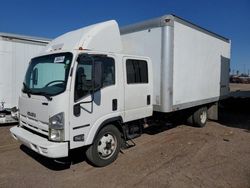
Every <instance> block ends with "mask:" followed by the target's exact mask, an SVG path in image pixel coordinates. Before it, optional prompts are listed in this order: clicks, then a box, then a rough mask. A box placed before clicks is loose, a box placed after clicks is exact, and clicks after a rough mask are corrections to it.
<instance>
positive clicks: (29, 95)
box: [10, 15, 231, 166]
mask: <svg viewBox="0 0 250 188" xmlns="http://www.w3.org/2000/svg"><path fill="white" fill-rule="evenodd" d="M230 43H231V42H230V41H229V40H228V39H226V38H224V37H221V36H219V35H217V34H214V33H212V32H209V31H207V30H205V29H203V28H200V27H198V26H196V25H194V24H191V23H190V22H187V21H185V20H183V19H180V18H178V17H176V16H173V15H166V16H163V17H160V18H157V19H153V20H150V21H146V22H142V23H139V24H136V25H132V26H128V27H125V28H122V29H119V27H118V24H117V23H116V22H115V21H108V22H103V23H99V24H95V25H91V26H88V27H84V28H81V29H79V30H75V31H72V32H69V33H66V34H64V35H62V36H59V37H58V38H56V39H54V40H53V41H52V42H51V43H50V44H49V45H48V46H47V47H46V49H45V50H44V51H43V52H42V53H41V54H40V55H39V56H38V57H34V58H33V59H32V60H31V63H30V66H29V68H28V70H27V73H26V76H25V79H24V87H23V90H22V93H21V96H20V98H19V107H20V121H19V125H18V126H15V127H13V128H11V129H10V131H11V134H12V136H13V137H14V138H15V139H17V140H20V141H21V142H22V143H23V144H25V145H26V146H27V147H29V148H30V149H32V150H34V151H35V152H37V153H39V154H41V155H44V156H46V157H49V158H61V157H67V156H69V152H70V150H72V149H75V148H79V147H83V146H86V147H87V149H86V156H87V159H88V160H89V161H90V162H91V163H92V164H93V165H95V166H106V165H108V164H110V163H112V162H113V161H114V160H115V159H116V158H117V156H118V153H119V151H120V148H121V147H126V146H128V145H127V144H126V143H127V142H128V141H129V140H131V139H133V138H135V137H138V136H140V135H141V133H142V130H143V128H144V127H145V126H148V125H149V124H150V122H151V121H150V120H148V119H151V120H154V119H155V118H156V116H152V115H153V111H154V112H157V113H160V114H161V115H163V116H166V115H168V114H170V113H175V112H178V113H179V112H185V113H184V114H185V115H186V118H187V119H188V121H189V122H191V123H193V124H194V125H196V126H200V127H202V126H204V125H205V124H206V121H207V119H208V116H209V114H210V115H211V117H212V118H216V114H217V113H216V109H217V108H216V103H217V101H218V100H219V99H220V98H222V97H225V96H226V95H227V94H228V92H229V87H228V76H229V60H230V45H231V44H230Z"/></svg>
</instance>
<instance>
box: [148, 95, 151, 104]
mask: <svg viewBox="0 0 250 188" xmlns="http://www.w3.org/2000/svg"><path fill="white" fill-rule="evenodd" d="M150 103H151V96H150V95H147V105H150Z"/></svg>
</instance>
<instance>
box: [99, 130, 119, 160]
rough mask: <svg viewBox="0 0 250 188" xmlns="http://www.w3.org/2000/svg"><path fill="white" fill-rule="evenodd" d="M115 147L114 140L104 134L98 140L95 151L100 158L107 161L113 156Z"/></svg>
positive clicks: (111, 136)
mask: <svg viewBox="0 0 250 188" xmlns="http://www.w3.org/2000/svg"><path fill="white" fill-rule="evenodd" d="M116 147H117V141H116V138H115V137H114V136H113V135H111V134H105V135H103V137H102V138H101V139H100V140H99V143H98V146H97V150H98V153H99V156H100V157H101V158H103V159H107V158H110V157H111V156H112V155H113V154H114V152H115V150H116Z"/></svg>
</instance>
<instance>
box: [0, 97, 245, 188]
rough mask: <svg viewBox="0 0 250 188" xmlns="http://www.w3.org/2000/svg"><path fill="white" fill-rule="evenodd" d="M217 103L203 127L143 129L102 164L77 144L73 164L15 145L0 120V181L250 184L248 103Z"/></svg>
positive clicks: (23, 183) (88, 184) (100, 184)
mask: <svg viewBox="0 0 250 188" xmlns="http://www.w3.org/2000/svg"><path fill="white" fill-rule="evenodd" d="M248 102H249V101H248ZM220 106H221V109H220V120H219V121H217V122H213V121H210V122H208V124H207V126H206V127H204V128H194V127H190V126H186V125H182V124H181V125H178V126H172V127H166V126H162V125H160V124H159V125H157V126H156V128H149V129H147V130H146V131H145V134H143V135H142V136H141V137H139V138H137V139H135V140H134V141H135V143H136V146H135V147H132V148H130V149H127V150H124V151H123V153H120V154H119V158H118V159H117V160H116V161H115V162H114V163H113V164H111V165H109V166H107V167H104V168H94V167H92V166H91V165H89V164H88V163H87V162H85V160H84V155H83V152H82V151H81V150H79V151H75V152H74V155H73V159H72V160H73V163H74V164H72V165H62V164H57V163H55V162H53V161H51V160H48V159H47V158H44V157H41V156H39V155H37V154H36V153H34V152H32V151H31V150H29V149H28V148H26V147H25V146H23V145H20V143H18V142H16V141H15V140H14V139H13V138H11V136H10V134H9V128H10V127H11V126H2V127H0V130H1V131H0V138H1V139H0V169H1V172H0V187H109V188H112V187H178V188H179V187H212V188H215V187H239V188H243V187H250V112H249V106H250V103H246V102H244V101H243V102H242V101H240V104H238V106H237V105H236V103H235V101H234V106H233V107H232V105H231V102H230V101H226V102H224V103H222V104H221V105H220ZM242 106H245V107H246V109H248V111H247V110H245V108H241V107H242Z"/></svg>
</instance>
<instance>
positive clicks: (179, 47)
mask: <svg viewBox="0 0 250 188" xmlns="http://www.w3.org/2000/svg"><path fill="white" fill-rule="evenodd" d="M222 57H224V58H228V59H230V43H228V42H226V41H223V40H221V39H218V38H216V37H214V36H211V35H209V34H207V33H204V32H201V31H198V30H196V29H194V28H192V27H189V26H186V25H184V24H181V23H179V22H175V23H174V65H173V107H174V110H177V109H182V108H188V107H191V106H195V105H200V104H202V103H208V102H210V101H215V100H217V99H218V98H219V97H220V87H221V85H220V82H221V79H222V78H221V76H223V75H221V61H222Z"/></svg>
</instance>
